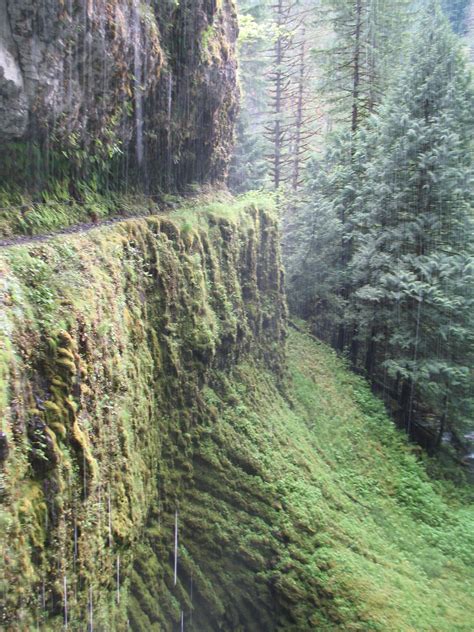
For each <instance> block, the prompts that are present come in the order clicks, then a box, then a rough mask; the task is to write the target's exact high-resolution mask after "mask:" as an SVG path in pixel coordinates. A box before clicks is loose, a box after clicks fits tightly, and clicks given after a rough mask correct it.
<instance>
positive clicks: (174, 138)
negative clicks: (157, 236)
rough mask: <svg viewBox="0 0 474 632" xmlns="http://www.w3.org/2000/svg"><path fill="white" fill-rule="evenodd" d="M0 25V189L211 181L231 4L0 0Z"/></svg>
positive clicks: (232, 65) (225, 98) (232, 102)
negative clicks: (85, 182)
mask: <svg viewBox="0 0 474 632" xmlns="http://www.w3.org/2000/svg"><path fill="white" fill-rule="evenodd" d="M0 25H1V27H0V143H1V144H2V146H3V151H2V157H1V159H0V185H5V184H7V185H11V184H12V182H13V183H16V182H18V183H20V184H22V185H23V186H25V185H26V186H28V185H29V186H30V187H40V186H42V185H44V182H45V181H46V180H48V179H51V178H61V177H64V176H65V175H67V174H72V176H73V177H74V178H76V179H77V178H88V177H89V178H90V177H91V176H92V175H93V174H95V173H97V172H102V171H107V173H108V183H110V182H111V183H113V184H116V185H121V186H124V185H125V186H127V185H128V184H135V185H137V184H138V185H141V186H142V187H146V188H153V187H154V188H156V187H158V186H160V187H165V188H167V189H170V188H176V187H182V186H184V185H185V184H187V183H189V182H193V181H198V182H203V181H215V180H219V179H221V178H222V177H223V175H224V173H225V170H226V167H227V162H228V158H229V152H230V150H231V145H232V139H233V121H234V118H235V115H236V108H237V101H238V94H237V88H236V61H235V40H236V35H237V25H236V14H235V9H234V6H233V0H221V1H219V2H216V1H215V0H193V1H192V2H191V1H190V0H183V1H182V2H179V3H178V2H172V1H170V0H159V1H158V0H156V1H153V0H146V1H143V2H140V1H139V0H118V1H117V2H115V1H114V2H112V1H111V0H64V1H60V0H44V1H42V2H35V1H32V0H0ZM20 162H21V163H22V164H24V165H25V166H24V168H23V169H22V170H20V171H23V173H18V166H19V164H20ZM13 165H15V167H16V168H15V169H13ZM32 172H33V173H32Z"/></svg>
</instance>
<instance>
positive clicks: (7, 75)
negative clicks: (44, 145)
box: [0, 0, 28, 139]
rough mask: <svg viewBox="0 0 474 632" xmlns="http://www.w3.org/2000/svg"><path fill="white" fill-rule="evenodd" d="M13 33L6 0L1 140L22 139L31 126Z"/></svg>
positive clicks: (0, 60) (0, 52)
mask: <svg viewBox="0 0 474 632" xmlns="http://www.w3.org/2000/svg"><path fill="white" fill-rule="evenodd" d="M16 53H17V49H16V45H15V42H14V41H13V37H12V34H11V30H10V19H9V15H8V10H7V0H0V138H6V139H14V138H21V137H22V136H23V135H24V134H25V131H26V127H27V123H28V105H27V98H26V94H25V87H24V83H23V75H22V72H21V68H20V65H19V60H18V58H17V57H16V56H15V55H16Z"/></svg>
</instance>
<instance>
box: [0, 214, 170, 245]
mask: <svg viewBox="0 0 474 632" xmlns="http://www.w3.org/2000/svg"><path fill="white" fill-rule="evenodd" d="M162 212H163V211H162V210H160V209H157V211H156V212H153V215H159V214H161V213H162ZM149 216H150V214H141V215H127V216H123V215H122V216H120V217H112V218H110V219H104V220H103V221H101V222H81V223H80V224H74V225H72V226H68V227H67V228H63V229H61V230H58V231H55V232H50V233H43V234H41V235H18V236H15V237H8V238H5V239H0V248H11V247H13V246H24V245H28V244H35V243H41V242H45V241H50V240H51V239H55V238H56V237H61V236H62V235H75V234H81V233H88V232H90V231H92V230H95V229H98V228H104V226H112V225H113V224H119V223H121V222H130V221H133V220H136V219H143V218H144V217H149Z"/></svg>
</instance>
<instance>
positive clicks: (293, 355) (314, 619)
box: [183, 332, 474, 632]
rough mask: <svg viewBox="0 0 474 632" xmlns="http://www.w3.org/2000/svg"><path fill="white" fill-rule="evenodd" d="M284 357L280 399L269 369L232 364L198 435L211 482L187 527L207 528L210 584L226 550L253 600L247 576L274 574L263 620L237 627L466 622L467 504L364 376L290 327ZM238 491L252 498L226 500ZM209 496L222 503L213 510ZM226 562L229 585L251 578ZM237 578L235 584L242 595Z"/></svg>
mask: <svg viewBox="0 0 474 632" xmlns="http://www.w3.org/2000/svg"><path fill="white" fill-rule="evenodd" d="M289 364H290V372H291V383H290V393H291V399H292V401H293V405H292V406H291V407H290V406H289V405H288V403H287V401H286V400H285V399H284V398H282V396H281V395H280V394H279V393H278V391H277V390H276V389H275V388H274V386H273V383H272V378H271V376H269V375H266V374H265V373H262V372H261V371H260V372H259V371H256V370H255V368H252V367H251V366H247V367H241V368H240V369H238V370H237V372H236V373H235V374H234V379H233V380H232V383H231V385H230V386H229V387H228V388H229V389H230V391H231V392H233V394H234V398H235V400H234V404H233V406H231V407H228V408H227V409H226V411H225V412H223V413H221V419H220V424H219V426H218V428H216V430H215V433H216V436H214V438H209V439H208V440H206V439H205V440H204V441H203V443H202V445H201V448H200V452H201V453H202V454H204V455H205V457H204V458H205V460H206V463H207V465H206V471H207V474H206V475H205V474H204V473H202V474H201V477H202V478H203V479H205V480H207V481H209V480H211V481H212V482H210V483H209V485H210V489H211V491H210V492H209V493H207V495H204V496H202V497H201V498H200V499H199V506H198V507H194V508H193V511H194V515H193V517H192V519H193V520H195V521H196V517H195V514H196V511H197V512H199V515H200V516H202V522H201V523H197V528H196V529H194V530H191V531H190V533H189V534H187V537H189V539H191V538H192V539H195V534H196V532H198V531H199V530H200V529H202V528H204V525H206V527H205V529H206V530H207V529H208V530H209V534H208V540H209V542H210V543H214V547H217V550H218V553H217V558H216V569H215V571H214V572H215V573H216V575H217V574H219V573H220V574H221V578H220V581H219V582H216V583H218V584H219V588H218V589H217V590H219V589H220V585H221V583H222V580H223V582H224V583H225V578H226V574H225V570H224V569H225V566H226V564H227V560H228V559H229V558H230V557H231V556H232V555H239V556H241V557H247V558H248V560H249V566H250V567H252V565H254V570H256V572H257V575H256V576H257V582H256V583H257V587H254V589H253V590H254V595H255V599H254V604H253V605H254V606H256V607H257V608H260V605H259V602H263V601H265V597H264V596H262V595H261V594H260V592H259V588H258V584H259V581H258V578H260V580H261V585H262V586H263V585H264V584H266V585H267V586H268V585H269V584H270V585H271V586H272V599H273V604H274V609H273V613H272V614H270V613H269V617H270V618H269V621H270V620H271V617H273V622H272V624H270V623H265V619H264V618H263V619H260V621H261V623H260V624H259V625H257V624H255V625H249V624H247V625H244V627H243V628H242V629H244V630H255V631H256V630H264V629H273V626H275V627H276V629H280V630H287V631H288V630H299V631H302V630H308V631H309V630H333V629H343V630H364V631H365V630H387V631H391V632H394V631H402V630H403V631H405V630H416V631H421V630H432V631H437V632H441V631H443V630H445V631H447V632H448V631H449V632H452V631H454V630H466V631H467V630H472V617H471V613H472V606H473V600H472V594H473V591H474V575H473V572H472V561H473V560H472V551H473V546H472V545H473V544H474V529H473V528H472V527H473V526H474V524H473V520H474V512H473V510H472V506H471V508H469V506H468V505H467V504H465V505H463V504H461V502H460V500H455V498H456V495H458V496H459V493H455V492H453V490H451V489H450V488H449V486H447V484H445V483H443V484H441V483H434V482H432V481H430V480H429V479H428V477H427V475H426V473H425V470H424V467H423V464H422V463H420V462H419V461H418V460H417V459H416V457H415V455H414V454H413V450H412V448H410V447H409V446H408V445H407V444H406V441H405V439H404V437H403V436H402V435H400V434H399V433H398V432H397V431H396V430H395V429H394V427H393V425H392V424H391V422H390V421H389V420H388V419H387V417H386V415H385V413H384V411H383V409H382V406H381V405H380V404H379V402H378V401H377V400H375V399H374V398H373V397H372V395H371V393H370V391H369V389H368V387H367V385H366V384H365V383H364V382H363V381H362V380H361V379H360V378H358V377H356V376H354V375H353V374H351V373H350V372H349V371H348V370H347V369H345V367H344V366H343V364H342V363H341V361H340V360H339V359H338V358H337V357H336V356H335V355H334V354H333V353H332V352H331V351H330V350H328V349H327V348H326V347H324V346H323V345H320V344H318V343H315V342H313V341H312V340H310V339H309V338H307V337H305V336H303V335H301V334H296V333H294V332H292V333H291V335H290V342H289ZM227 400H228V403H229V402H230V403H232V401H233V400H232V397H230V400H229V395H227ZM212 446H214V448H215V449H214V450H213V447H212ZM215 446H218V447H217V448H216V447H215ZM212 454H213V456H212ZM238 460H239V461H240V463H237V461H238ZM212 462H213V463H214V467H215V472H214V474H213V475H212V476H210V472H209V463H212ZM242 464H244V465H242ZM245 464H246V465H245ZM243 470H245V471H246V472H247V473H246V474H245V475H244V474H243ZM249 475H250V477H251V481H252V482H249V481H248V480H246V479H249ZM219 478H223V479H224V481H225V485H224V486H222V481H219ZM196 479H197V487H198V488H201V489H203V488H204V485H203V483H202V482H200V475H199V472H198V473H197V474H196ZM220 486H222V489H220V490H219V487H220ZM249 490H251V491H252V496H253V497H254V498H257V499H258V498H259V497H261V498H264V499H265V501H264V502H265V505H266V506H267V510H268V512H270V513H269V515H268V517H267V516H266V512H265V511H263V510H258V509H255V508H254V507H252V506H251V501H252V498H249ZM239 493H240V494H242V495H243V496H244V497H246V498H247V499H249V502H250V506H249V504H245V502H242V503H241V508H240V509H237V508H236V507H238V506H239V502H237V503H236V502H235V500H233V497H234V496H235V495H236V494H239ZM216 509H218V515H219V516H222V517H220V518H218V519H216V518H215V517H214V521H213V522H212V521H211V520H210V517H211V515H212V513H213V512H214V516H215V515H216ZM257 513H260V518H261V520H260V519H259V517H258V516H256V514H257ZM201 537H202V536H201ZM185 540H186V536H185ZM183 546H185V544H183ZM193 546H195V543H191V544H190V547H191V548H192V547H193ZM201 549H202V543H201ZM209 551H210V553H209V555H208V560H209V559H212V553H213V551H212V546H210V548H209ZM269 551H270V552H271V551H273V552H274V556H273V557H272V556H271V553H269ZM259 552H260V553H261V554H262V556H265V557H266V559H265V560H260V561H259V560H258V555H259ZM214 553H215V551H214ZM201 554H202V552H201ZM197 556H199V553H197ZM208 566H209V564H208ZM229 572H230V571H229ZM232 574H233V579H234V582H235V584H237V585H238V586H242V583H245V581H247V579H248V578H249V576H247V579H246V574H245V573H243V575H242V576H241V577H239V576H238V575H237V574H236V573H235V570H232ZM230 585H231V584H230ZM222 590H223V591H224V592H225V587H224V588H222ZM244 590H245V589H242V588H239V589H238V590H236V592H235V593H234V600H235V601H239V600H240V602H241V604H245V603H246V599H247V600H248V595H247V598H246V597H245V595H241V594H240V592H241V591H244ZM262 591H263V588H262ZM229 592H230V591H229ZM228 596H229V595H228ZM247 602H248V601H247ZM197 614H199V613H197ZM196 629H211V628H210V627H203V628H196ZM225 629H241V628H238V627H235V628H234V627H233V626H232V625H231V624H230V622H228V623H227V627H226V628H225Z"/></svg>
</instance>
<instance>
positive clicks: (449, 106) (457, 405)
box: [351, 3, 474, 436]
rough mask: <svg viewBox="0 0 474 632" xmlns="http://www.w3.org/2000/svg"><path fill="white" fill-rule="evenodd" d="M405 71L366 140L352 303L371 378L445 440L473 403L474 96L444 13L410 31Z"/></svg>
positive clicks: (407, 414)
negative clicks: (434, 424)
mask: <svg viewBox="0 0 474 632" xmlns="http://www.w3.org/2000/svg"><path fill="white" fill-rule="evenodd" d="M413 40H414V43H413V46H412V49H411V54H410V56H409V60H408V63H407V65H406V68H405V70H404V72H403V73H402V74H401V76H400V77H399V80H398V82H397V83H396V84H395V85H394V87H393V89H392V91H391V93H390V95H389V96H388V98H387V100H386V102H385V103H384V105H383V106H382V107H381V108H380V110H379V112H378V113H377V115H376V116H374V117H373V118H372V119H371V121H370V124H369V126H368V128H367V130H364V131H362V132H361V133H360V134H359V137H358V143H357V159H358V161H359V164H365V165H366V166H365V167H364V173H363V177H362V178H361V179H360V180H359V190H358V192H357V199H356V203H355V206H356V208H357V211H356V212H355V214H354V220H355V221H354V223H355V225H356V226H357V230H356V231H355V232H354V238H355V239H356V247H355V254H354V257H353V258H352V261H351V272H352V279H353V282H352V285H353V288H358V289H356V291H355V294H354V301H353V305H354V307H355V309H356V311H357V314H358V316H359V320H360V321H361V323H360V329H359V331H364V332H365V336H366V338H367V345H366V358H365V368H366V369H367V371H368V373H369V374H371V375H372V376H374V375H380V374H381V371H383V370H386V371H387V372H388V376H389V377H390V378H391V379H392V380H393V382H394V384H395V387H396V391H397V393H396V395H397V396H398V399H399V405H400V415H401V421H402V422H403V423H404V425H405V426H406V427H407V429H408V430H409V431H411V430H412V424H413V421H414V410H415V407H416V406H417V407H418V409H419V415H421V414H424V415H425V417H428V416H431V417H433V415H434V416H435V417H436V419H437V420H438V428H439V431H440V434H439V436H441V433H442V432H443V431H444V429H445V427H446V423H447V421H448V420H450V423H451V425H452V426H453V424H454V426H455V425H456V423H459V422H460V420H461V418H463V417H464V416H465V415H466V414H467V410H468V409H469V407H470V404H471V402H472V392H471V390H472V386H471V382H472V379H471V368H470V367H471V366H472V360H473V354H472V346H473V343H474V328H473V326H474V321H473V316H472V314H473V308H474V294H473V281H474V277H473V274H474V258H473V253H474V248H473V238H472V231H473V225H472V210H473V206H474V196H473V181H474V173H473V166H472V139H473V138H474V117H473V110H472V103H473V98H474V93H473V90H472V83H471V77H470V73H469V72H468V70H467V69H466V64H465V60H464V57H463V51H462V47H461V45H460V43H459V42H458V41H457V38H456V37H455V36H454V35H453V34H452V32H451V29H450V27H449V25H448V23H447V22H446V19H445V18H444V16H443V15H442V13H441V10H440V8H439V6H438V5H437V3H431V5H430V7H429V8H428V9H427V10H426V12H425V14H424V17H423V19H422V20H421V23H420V27H419V29H417V31H416V32H415V33H414V36H413Z"/></svg>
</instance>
